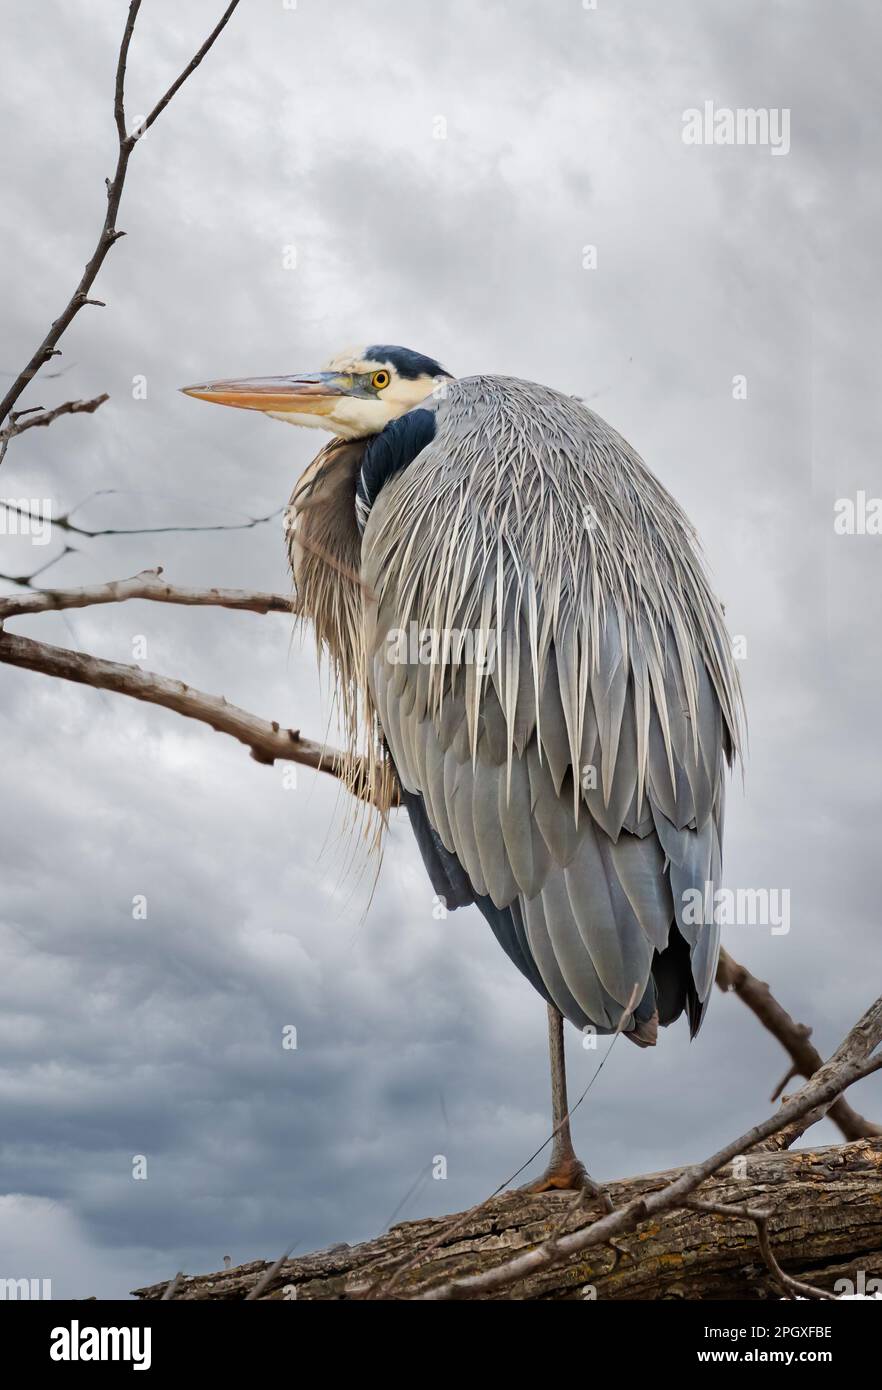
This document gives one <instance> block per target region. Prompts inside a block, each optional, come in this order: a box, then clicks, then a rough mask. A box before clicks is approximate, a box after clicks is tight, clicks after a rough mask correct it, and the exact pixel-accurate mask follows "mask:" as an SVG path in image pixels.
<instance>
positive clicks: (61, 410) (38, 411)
mask: <svg viewBox="0 0 882 1390" xmlns="http://www.w3.org/2000/svg"><path fill="white" fill-rule="evenodd" d="M107 400H110V397H109V396H108V394H107V392H106V391H105V392H104V393H103V394H102V395H100V396H95V397H94V399H92V400H91V401H65V402H64V404H63V405H56V406H53V408H52V409H51V410H43V409H42V407H35V408H33V409H31V410H13V411H12V412H11V413H10V416H9V424H8V425H7V426H6V427H5V429H3V430H0V440H2V441H3V443H4V444H6V443H7V442H8V441H9V440H10V439H14V438H15V436H16V435H18V434H24V432H25V430H32V429H35V428H37V427H39V426H41V425H51V424H52V423H53V422H54V421H55V420H57V419H58V418H59V417H60V416H61V415H93V414H94V413H95V411H96V410H97V409H98V407H99V406H100V405H103V404H104V402H105V401H107ZM24 416H27V417H28V418H27V419H25V418H24Z"/></svg>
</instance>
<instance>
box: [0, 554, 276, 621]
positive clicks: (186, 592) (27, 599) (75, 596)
mask: <svg viewBox="0 0 882 1390" xmlns="http://www.w3.org/2000/svg"><path fill="white" fill-rule="evenodd" d="M161 574H162V567H161V566H160V567H159V568H157V569H155V570H142V571H141V573H140V574H136V575H133V576H132V578H131V579H116V580H112V581H111V582H110V583H107V584H94V585H89V586H87V587H85V588H82V589H38V590H36V591H35V592H34V593H31V594H27V595H19V594H12V595H8V596H5V597H0V623H3V622H5V620H6V619H7V618H17V617H21V616H23V615H25V614H30V613H49V612H57V611H58V610H60V609H62V608H90V607H92V606H94V605H95V604H101V603H125V602H126V601H127V600H129V599H133V598H140V599H149V600H151V601H153V602H156V603H181V604H188V605H194V606H202V607H214V608H235V609H239V610H243V611H246V612H250V613H296V612H297V604H296V601H295V599H294V598H293V597H288V596H287V595H285V594H268V593H267V594H265V593H260V592H258V591H252V590H248V589H188V588H182V587H181V586H179V585H174V584H168V583H166V581H165V580H163V579H161V578H160V576H161Z"/></svg>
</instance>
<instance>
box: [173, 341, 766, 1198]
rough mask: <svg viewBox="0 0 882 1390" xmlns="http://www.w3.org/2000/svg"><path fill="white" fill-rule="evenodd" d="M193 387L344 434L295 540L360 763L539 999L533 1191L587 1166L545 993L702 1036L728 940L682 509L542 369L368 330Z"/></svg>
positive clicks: (737, 719) (293, 549) (561, 1009)
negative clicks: (719, 900)
mask: <svg viewBox="0 0 882 1390" xmlns="http://www.w3.org/2000/svg"><path fill="white" fill-rule="evenodd" d="M185 389H186V391H187V394H189V395H192V396H197V397H199V398H201V399H203V400H208V401H216V402H218V403H220V404H223V405H232V406H240V407H244V408H245V409H248V410H260V411H262V412H263V413H264V414H267V415H271V416H272V417H273V418H274V419H277V420H284V421H288V422H290V423H292V424H298V425H309V426H318V427H319V428H323V429H327V430H330V431H331V432H332V433H333V434H334V435H335V436H336V437H335V439H334V440H332V441H331V442H330V443H329V444H327V445H325V447H324V448H323V449H321V450H320V452H319V453H318V455H317V456H316V458H315V459H314V460H313V462H312V463H311V464H310V465H309V467H308V468H307V469H306V471H305V473H304V474H303V476H302V477H301V478H300V480H299V482H298V483H297V485H296V486H295V488H294V493H293V495H292V498H291V503H290V507H289V511H288V526H289V531H288V536H289V547H290V555H291V563H292V568H293V571H294V578H295V582H296V586H297V593H298V596H299V599H300V604H301V607H302V610H303V611H304V612H305V613H307V614H308V615H309V617H310V618H311V620H312V622H313V624H314V626H315V630H316V634H317V637H318V640H319V643H320V644H321V646H323V647H324V648H325V649H326V650H327V653H328V655H329V657H330V660H331V662H332V663H333V667H334V671H335V676H336V688H337V691H338V693H339V696H340V701H341V710H342V716H343V721H344V723H345V726H346V728H347V731H348V738H349V747H350V752H351V753H352V754H353V755H355V754H357V753H360V754H361V757H360V758H356V757H355V756H353V757H352V759H351V765H352V767H353V768H356V767H358V768H360V769H361V772H360V773H359V776H361V778H362V782H361V788H362V790H363V791H364V790H365V787H366V789H367V794H368V796H369V797H370V798H371V799H372V800H373V801H374V802H375V803H376V804H378V805H379V806H380V807H381V808H384V807H388V806H389V805H390V804H391V802H392V800H393V799H394V798H395V796H396V795H397V796H399V797H400V799H401V801H402V802H403V803H404V805H405V807H406V808H407V812H408V815H409V817H410V822H411V825H412V827H413V831H414V834H415V836H416V840H417V844H418V845H419V849H420V852H421V854H422V857H423V860H424V862H425V865H426V868H427V870H428V873H429V877H430V879H431V882H432V884H433V886H434V889H435V892H436V893H437V894H438V895H440V896H441V897H443V898H444V900H445V902H446V906H447V907H448V908H456V907H462V906H464V905H466V904H468V903H475V904H476V905H477V906H478V908H479V909H480V911H481V912H482V913H483V915H484V917H485V918H486V919H487V921H488V922H489V924H490V927H491V928H492V930H493V933H494V935H495V936H496V939H497V940H498V942H499V943H500V945H501V946H502V948H503V949H504V950H505V951H506V953H507V954H508V956H509V957H510V959H511V960H512V961H513V962H514V964H515V965H516V966H517V967H518V969H519V970H520V971H521V972H522V973H523V974H524V975H525V976H526V978H527V979H528V980H529V981H530V983H531V984H532V985H533V986H534V987H535V988H536V990H537V991H538V992H539V994H541V995H542V997H543V999H545V1001H546V1003H547V1005H548V1012H549V1038H550V1046H551V1065H552V1112H553V1122H554V1141H553V1148H552V1156H551V1160H550V1163H549V1166H548V1169H547V1170H546V1173H545V1174H544V1176H543V1178H542V1179H540V1180H539V1182H538V1183H535V1184H533V1187H534V1189H535V1190H544V1189H546V1188H549V1187H573V1186H579V1185H581V1184H582V1183H583V1182H584V1180H585V1175H584V1170H583V1168H582V1165H581V1164H580V1163H579V1161H578V1159H577V1158H576V1155H575V1152H574V1150H573V1145H572V1140H571V1137H570V1128H569V1119H568V1108H567V1096H566V1077H565V1072H564V1057H563V1020H562V1017H561V1016H562V1015H563V1016H564V1017H566V1018H567V1019H569V1021H570V1022H571V1023H573V1024H574V1025H575V1026H576V1028H579V1029H582V1030H583V1031H585V1030H596V1032H597V1033H611V1032H615V1031H617V1030H618V1029H621V1030H622V1031H624V1033H625V1035H626V1036H627V1037H629V1038H630V1039H631V1040H632V1041H633V1042H636V1043H639V1044H640V1045H641V1046H644V1047H645V1046H653V1045H654V1044H655V1042H656V1037H657V1033H658V1026H659V1024H661V1025H662V1026H664V1025H666V1024H669V1023H671V1022H673V1020H674V1019H676V1018H678V1017H679V1016H680V1014H682V1013H683V1011H684V1010H685V1012H686V1015H687V1018H688V1022H689V1028H690V1032H691V1034H692V1036H694V1035H695V1033H696V1032H697V1031H698V1027H699V1025H700V1023H701V1020H702V1017H703V1015H704V1012H705V1010H706V1008H707V1003H708V999H709V996H710V991H711V986H712V984H713V979H714V971H715V968H716V963H717V956H718V952H719V928H718V926H717V925H716V924H715V922H714V914H713V902H714V896H713V895H714V892H715V888H716V886H717V884H718V883H719V878H720V847H721V838H722V827H723V793H724V773H725V767H724V764H725V763H727V762H728V763H729V764H731V762H732V761H733V759H734V757H735V756H736V755H737V754H738V752H739V742H740V728H741V722H742V718H741V714H742V711H741V693H740V686H739V681H738V676H737V674H736V671H735V667H734V665H733V661H732V656H731V648H730V641H729V638H728V636H727V633H726V629H725V624H724V621H723V614H722V609H721V607H720V605H719V603H718V602H717V600H716V598H715V597H714V595H713V593H712V591H711V588H710V586H709V584H708V581H707V578H706V576H705V573H704V569H703V566H702V562H701V559H700V556H699V552H698V546H697V541H696V536H695V532H694V531H693V528H692V526H691V525H690V523H689V522H688V520H687V519H686V517H685V515H684V513H683V512H682V511H681V509H680V507H679V506H678V505H677V503H676V502H675V501H674V500H673V498H672V497H670V496H669V494H668V493H667V492H666V491H665V489H664V488H663V487H662V486H661V485H660V483H659V482H658V481H657V480H656V478H655V477H654V476H653V475H652V473H650V472H649V470H648V469H647V468H646V466H645V464H644V463H643V462H642V460H641V459H640V458H639V457H638V455H637V454H636V453H635V452H634V450H633V449H632V448H631V447H630V446H629V445H628V444H627V443H626V442H625V440H624V439H623V438H622V437H621V436H620V435H618V434H617V433H616V432H615V430H613V429H611V428H610V426H609V425H607V424H606V423H605V422H604V421H603V420H601V419H600V417H599V416H597V415H595V414H594V413H593V411H591V410H589V409H588V408H587V407H586V406H585V405H583V404H582V403H581V402H580V401H579V400H577V399H575V398H574V397H572V396H566V395H562V394H561V393H560V392H558V391H553V390H551V389H550V388H549V387H545V386H538V385H536V384H535V383H533V382H530V381H521V380H517V379H515V378H513V377H503V376H473V377H465V378H462V379H456V378H454V377H452V376H451V375H450V373H448V372H447V371H445V370H444V368H443V367H441V366H440V365H439V364H438V363H437V362H436V361H434V360H433V359H431V358H429V357H424V356H422V355H421V354H419V353H416V352H412V351H410V350H408V349H406V348H401V347H392V346H381V345H375V346H372V347H368V348H365V349H361V350H358V351H354V352H347V353H344V354H342V355H341V356H339V357H337V358H335V359H334V360H333V361H331V362H330V363H329V364H328V366H327V368H326V369H325V370H324V371H321V372H317V373H311V374H309V375H302V376H283V377H261V378H256V379H253V380H247V381H242V380H240V381H213V382H209V383H207V384H205V385H202V386H190V387H187V388H185ZM365 768H367V772H366V774H365V772H364V769H365ZM365 777H366V782H365V780H364V779H365Z"/></svg>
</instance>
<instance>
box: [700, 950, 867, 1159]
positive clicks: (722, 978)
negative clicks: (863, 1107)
mask: <svg viewBox="0 0 882 1390" xmlns="http://www.w3.org/2000/svg"><path fill="white" fill-rule="evenodd" d="M717 984H718V985H719V987H720V989H721V990H722V991H723V993H724V994H728V993H729V992H732V993H735V994H737V995H738V998H739V999H741V1000H742V1001H743V1003H745V1004H746V1005H747V1007H748V1008H749V1009H750V1011H751V1013H753V1014H754V1015H755V1016H756V1017H757V1018H758V1019H759V1021H760V1023H762V1024H763V1026H764V1027H765V1028H768V1030H769V1032H770V1033H771V1034H772V1035H773V1036H774V1037H776V1038H777V1039H778V1041H779V1043H780V1044H781V1046H782V1047H784V1048H786V1050H787V1051H788V1052H789V1053H790V1056H791V1058H792V1060H793V1066H792V1067H791V1068H790V1070H789V1071H788V1073H787V1075H786V1076H785V1077H784V1078H783V1080H782V1081H781V1082H780V1083H779V1085H778V1086H777V1087H776V1088H775V1090H774V1091H773V1093H772V1096H771V1099H772V1100H773V1101H774V1100H777V1099H778V1097H779V1096H780V1095H781V1093H782V1091H783V1090H784V1087H785V1086H786V1085H787V1083H788V1082H789V1081H792V1080H793V1079H794V1077H797V1076H804V1077H805V1078H806V1080H808V1078H809V1077H811V1076H814V1074H815V1072H817V1071H819V1070H820V1068H821V1067H822V1066H823V1065H824V1059H823V1057H822V1056H821V1054H820V1052H819V1051H818V1049H817V1048H816V1047H815V1046H814V1045H813V1044H812V1043H811V1042H809V1039H810V1037H811V1032H812V1030H811V1028H808V1027H806V1025H805V1024H804V1023H797V1022H796V1020H795V1019H794V1018H791V1016H790V1014H789V1013H788V1012H787V1010H786V1009H785V1008H783V1007H782V1006H781V1004H779V1003H778V1000H777V999H776V998H775V996H774V995H773V994H772V992H771V990H770V989H769V986H768V985H767V984H766V983H765V981H763V980H758V979H757V978H756V976H755V975H751V973H750V971H749V970H748V969H747V968H746V967H745V966H743V965H740V964H739V963H738V961H737V960H733V958H732V957H731V956H730V955H729V953H728V951H725V950H723V951H721V952H720V959H719V963H718V965H717ZM828 1118H829V1119H831V1120H832V1121H833V1122H834V1124H836V1125H838V1126H839V1128H840V1130H841V1131H842V1133H843V1134H844V1136H845V1138H846V1139H864V1138H869V1137H871V1136H873V1135H877V1134H882V1126H880V1125H877V1124H873V1122H872V1121H871V1120H866V1119H864V1117H863V1115H860V1114H858V1112H857V1110H855V1109H853V1108H852V1106H851V1105H850V1104H849V1103H848V1101H847V1100H846V1099H845V1097H844V1096H840V1097H839V1099H838V1100H836V1101H834V1103H833V1104H832V1105H831V1106H830V1109H829V1111H828Z"/></svg>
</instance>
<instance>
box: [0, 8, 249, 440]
mask: <svg viewBox="0 0 882 1390" xmlns="http://www.w3.org/2000/svg"><path fill="white" fill-rule="evenodd" d="M238 3H239V0H231V4H229V5H228V6H227V8H226V10H225V11H224V13H223V15H222V16H221V18H220V20H219V22H218V23H217V24H216V25H215V27H214V29H213V30H212V32H211V33H210V34H209V36H208V38H207V39H206V40H205V43H204V44H203V45H202V47H201V48H200V49H199V51H198V53H196V55H195V56H194V57H193V58H191V60H190V62H189V63H188V64H187V66H186V67H185V68H184V70H183V72H182V73H181V75H180V76H179V77H178V78H176V80H175V81H174V82H173V83H172V85H171V86H170V87H169V89H168V91H167V92H166V93H165V95H164V96H162V97H161V98H160V99H159V101H158V102H157V103H156V105H155V106H154V108H153V110H152V111H151V112H150V115H149V116H148V117H147V119H146V120H145V121H144V123H143V125H142V126H141V127H140V129H139V130H138V131H137V132H133V133H132V134H127V133H126V126H125V75H126V61H127V59H128V53H129V45H130V44H131V41H132V33H133V31H134V27H135V20H136V18H137V16H138V10H139V9H140V6H141V0H131V3H130V5H129V12H128V16H127V18H126V26H125V30H124V31H123V37H122V42H121V44H120V50H119V56H118V58H117V65H116V80H115V87H114V119H115V122H116V131H117V137H118V142H119V149H118V153H117V161H116V169H115V170H114V173H113V177H112V178H110V179H107V180H106V187H107V208H106V211H105V215H104V223H103V225H102V228H101V232H100V235H99V237H98V243H97V245H96V247H95V250H94V251H93V252H92V255H91V257H90V258H89V260H88V262H87V263H86V267H85V269H84V271H83V273H82V275H81V276H80V280H79V283H78V285H77V287H76V289H75V290H74V292H73V294H72V295H71V297H70V299H69V300H68V302H67V304H66V305H65V307H64V309H62V311H61V313H60V314H59V316H58V318H57V319H55V320H54V321H53V323H52V325H51V327H50V328H49V331H48V333H47V334H46V336H45V337H44V338H43V341H42V342H41V343H40V346H39V347H38V348H37V349H36V351H35V352H34V353H33V355H32V356H31V359H30V361H29V362H28V364H27V366H26V367H24V368H23V369H22V370H21V371H20V372H19V374H18V376H17V377H16V378H15V381H14V382H13V383H12V385H11V386H10V388H9V390H8V391H7V392H6V395H5V396H4V397H3V399H2V400H0V425H2V423H3V421H4V420H6V418H7V417H8V415H9V414H10V412H11V410H12V407H13V406H14V405H15V403H16V401H17V400H18V398H19V396H20V395H21V394H22V392H23V391H24V390H25V388H26V387H27V386H28V384H29V383H30V382H31V381H32V380H33V378H34V377H35V376H36V375H37V373H38V372H39V371H40V369H41V367H43V366H45V364H46V363H47V362H48V361H49V359H50V358H51V357H55V356H57V354H58V352H59V348H58V343H59V341H60V339H61V337H62V335H63V334H64V333H65V331H66V330H67V329H68V328H69V326H70V324H71V323H72V321H73V319H74V318H75V316H76V315H77V314H78V313H79V311H80V309H82V308H83V306H84V305H85V304H90V303H92V304H94V303H95V302H96V301H95V300H92V299H90V298H89V291H90V290H91V288H92V285H93V284H94V283H95V279H96V277H97V275H98V272H99V270H100V269H101V266H102V265H103V263H104V258H105V256H106V255H107V253H108V251H109V250H110V248H111V246H113V244H114V242H116V241H118V240H119V238H120V237H121V236H124V235H125V233H124V232H121V231H119V230H118V229H117V226H116V218H117V214H118V212H119V207H120V201H121V199H122V193H123V187H124V185H125V180H126V172H127V170H128V166H129V159H130V157H131V154H132V151H133V150H134V148H135V145H136V144H137V141H138V139H139V138H140V136H141V135H142V134H143V133H144V131H145V130H148V129H149V127H150V126H151V125H152V124H153V122H154V121H155V120H156V118H157V116H159V114H160V113H161V112H162V111H163V110H164V109H165V107H166V106H167V105H168V103H169V102H170V101H171V99H172V97H173V96H174V94H175V92H177V90H178V88H179V87H180V86H181V84H182V83H183V82H185V81H186V80H187V78H188V77H189V76H190V74H191V73H192V72H193V71H194V69H195V68H197V67H198V66H199V64H200V63H201V62H202V59H203V58H204V57H205V55H206V53H207V52H208V50H209V49H210V48H211V46H212V44H213V43H214V41H215V39H216V38H217V37H218V35H219V34H220V32H221V30H222V29H223V28H224V26H225V25H226V23H227V21H228V20H229V18H230V16H231V15H232V13H233V11H234V10H235V8H236V6H237V5H238ZM98 302H100V301H98ZM5 443H7V444H8V439H7V440H6V441H5ZM4 453H5V448H2V449H0V462H2V456H3V454H4Z"/></svg>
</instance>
